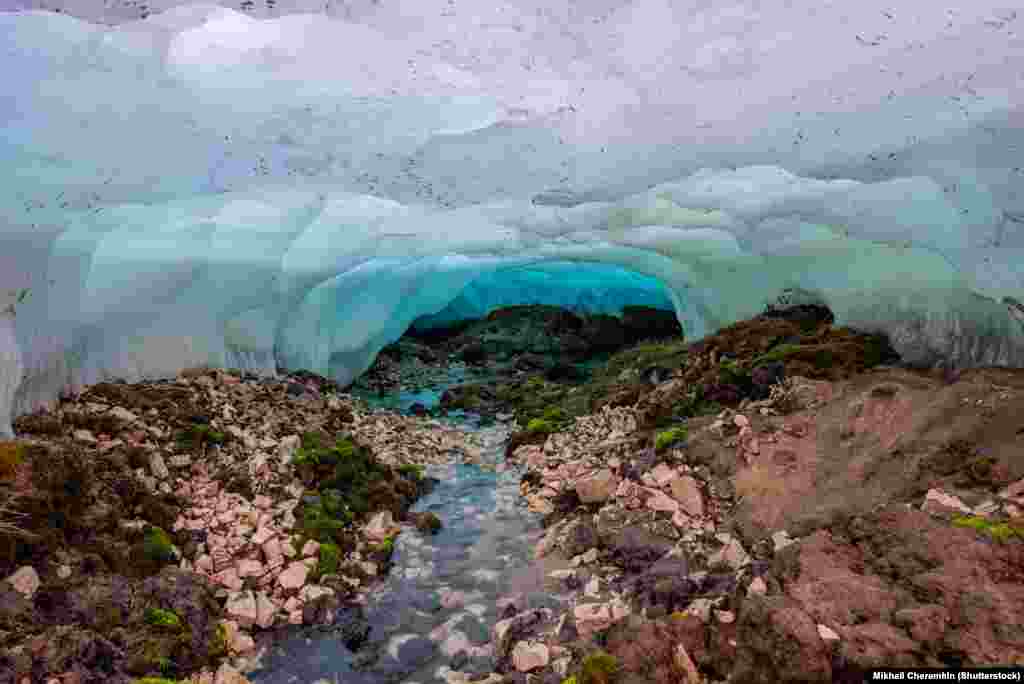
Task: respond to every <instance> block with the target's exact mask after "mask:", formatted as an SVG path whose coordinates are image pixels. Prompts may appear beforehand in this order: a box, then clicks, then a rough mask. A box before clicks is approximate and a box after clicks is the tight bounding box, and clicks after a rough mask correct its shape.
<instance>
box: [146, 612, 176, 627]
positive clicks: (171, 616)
mask: <svg viewBox="0 0 1024 684" xmlns="http://www.w3.org/2000/svg"><path fill="white" fill-rule="evenodd" d="M145 619H146V624H149V625H153V626H154V627H164V628H167V629H173V630H178V629H181V618H180V617H178V615H177V614H176V613H175V612H174V611H173V610H164V609H162V608H147V609H146V614H145Z"/></svg>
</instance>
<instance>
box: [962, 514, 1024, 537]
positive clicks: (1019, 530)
mask: <svg viewBox="0 0 1024 684" xmlns="http://www.w3.org/2000/svg"><path fill="white" fill-rule="evenodd" d="M953 525H955V526H956V527H968V528H970V529H972V530H974V531H976V532H979V533H981V534H984V535H985V536H987V537H991V538H992V539H995V540H996V541H998V542H1006V541H1009V540H1011V539H1013V538H1014V537H1019V538H1021V539H1024V525H1019V524H1013V523H1007V522H995V521H992V520H988V519H986V518H982V517H981V516H977V515H970V516H963V515H961V516H957V517H955V518H953Z"/></svg>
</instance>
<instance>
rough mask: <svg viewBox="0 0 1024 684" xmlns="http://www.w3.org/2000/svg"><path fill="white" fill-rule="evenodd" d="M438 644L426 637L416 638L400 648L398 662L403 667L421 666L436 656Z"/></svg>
mask: <svg viewBox="0 0 1024 684" xmlns="http://www.w3.org/2000/svg"><path fill="white" fill-rule="evenodd" d="M436 650H437V646H436V644H434V642H433V641H431V640H430V639H427V638H426V637H415V638H414V639H410V640H409V641H406V642H405V643H403V644H402V645H401V646H399V647H398V662H400V663H402V664H403V665H411V666H415V665H420V664H422V663H425V662H426V661H427V660H429V659H430V658H431V656H433V655H434V652H435V651H436Z"/></svg>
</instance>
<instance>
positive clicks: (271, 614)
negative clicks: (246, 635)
mask: <svg viewBox="0 0 1024 684" xmlns="http://www.w3.org/2000/svg"><path fill="white" fill-rule="evenodd" d="M277 612H278V607H277V606H276V605H275V604H274V602H273V601H271V600H270V597H269V596H267V595H266V594H265V593H263V592H262V591H258V592H256V624H257V625H259V626H260V627H262V628H263V629H269V628H270V627H272V626H273V624H274V619H275V618H276V617H277Z"/></svg>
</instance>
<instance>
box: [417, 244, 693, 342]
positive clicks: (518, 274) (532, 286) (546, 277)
mask: <svg viewBox="0 0 1024 684" xmlns="http://www.w3.org/2000/svg"><path fill="white" fill-rule="evenodd" d="M517 304H545V305H548V306H560V307H562V308H563V309H569V310H570V311H576V312H579V313H603V314H610V315H613V316H614V315H619V314H621V313H622V308H623V307H624V306H630V305H633V306H650V307H654V308H656V309H667V310H670V311H671V310H672V309H673V304H672V298H671V295H670V294H669V293H668V291H667V290H666V289H665V288H664V287H663V286H662V284H661V283H660V282H659V281H658V279H657V278H651V277H650V276H644V275H641V274H639V273H637V272H635V271H629V270H626V269H624V268H618V267H616V266H607V265H595V264H588V263H574V262H558V261H552V262H544V263H539V264H536V265H532V266H526V267H521V268H511V269H508V268H506V269H502V270H498V271H490V272H487V273H484V274H483V275H481V276H480V277H479V278H477V279H476V280H474V281H473V282H471V283H470V284H469V285H467V286H466V287H465V288H464V289H463V290H462V291H461V292H459V294H458V296H456V297H455V299H453V300H452V301H450V302H449V303H448V305H447V306H445V308H444V309H443V310H442V311H440V312H438V313H436V314H428V315H426V316H420V317H419V318H417V319H416V320H415V321H413V325H412V327H413V328H416V329H420V330H429V329H430V328H434V327H440V326H446V325H451V324H452V323H456V322H458V321H464V320H469V319H473V318H481V317H483V316H486V315H487V314H488V313H489V312H491V311H493V310H494V309H497V308H499V307H503V306H513V305H517Z"/></svg>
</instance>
